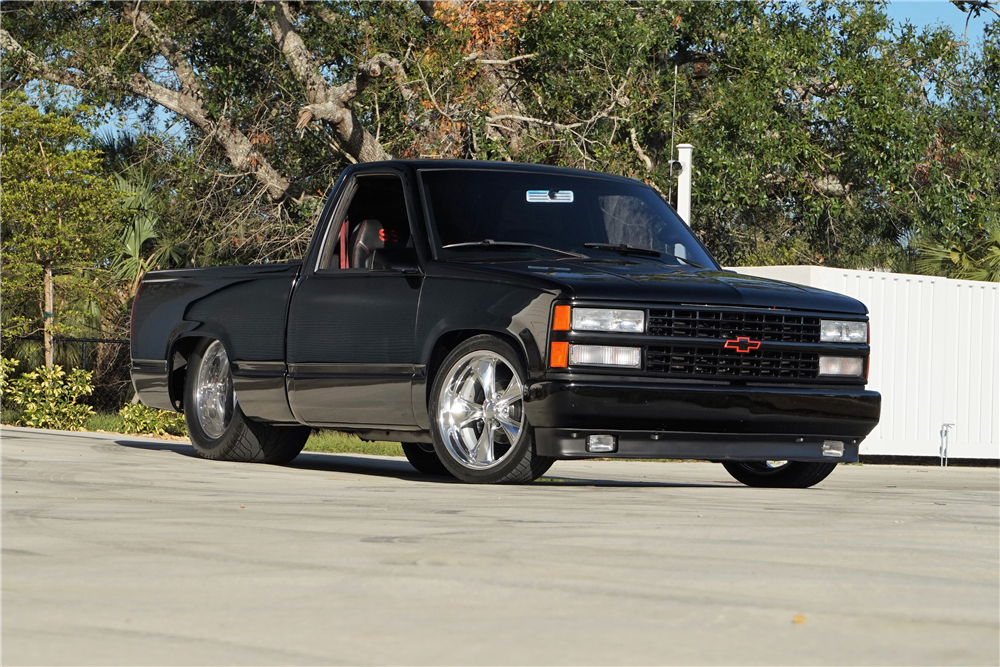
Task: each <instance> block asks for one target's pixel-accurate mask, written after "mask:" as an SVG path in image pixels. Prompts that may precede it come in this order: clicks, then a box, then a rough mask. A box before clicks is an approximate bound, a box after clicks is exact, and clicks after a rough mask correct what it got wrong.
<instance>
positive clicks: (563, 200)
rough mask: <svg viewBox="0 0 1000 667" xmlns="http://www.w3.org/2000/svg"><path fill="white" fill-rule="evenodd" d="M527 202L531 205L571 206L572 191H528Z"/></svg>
mask: <svg viewBox="0 0 1000 667" xmlns="http://www.w3.org/2000/svg"><path fill="white" fill-rule="evenodd" d="M528 201H529V202H531V203H533V204H572V203H573V191H572V190H528Z"/></svg>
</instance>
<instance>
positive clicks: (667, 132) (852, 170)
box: [0, 0, 1000, 277]
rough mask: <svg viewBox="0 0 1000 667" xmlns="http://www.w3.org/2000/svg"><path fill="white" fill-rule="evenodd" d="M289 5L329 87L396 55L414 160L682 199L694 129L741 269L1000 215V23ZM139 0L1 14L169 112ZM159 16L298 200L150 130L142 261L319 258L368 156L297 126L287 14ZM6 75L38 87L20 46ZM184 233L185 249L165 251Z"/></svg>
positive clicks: (713, 211) (955, 245) (720, 10)
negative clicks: (272, 192) (283, 27)
mask: <svg viewBox="0 0 1000 667" xmlns="http://www.w3.org/2000/svg"><path fill="white" fill-rule="evenodd" d="M429 5H433V7H434V9H433V10H432V11H431V14H433V16H427V15H425V14H424V13H423V12H422V11H421V6H423V7H424V8H425V9H426V8H427V7H428V6H429ZM957 5H958V6H957V8H956V9H954V11H955V12H956V13H957V12H959V11H978V9H976V7H978V5H975V6H974V5H973V4H970V3H957ZM290 7H291V11H293V13H294V14H295V21H294V24H295V25H294V28H295V30H296V32H297V35H298V36H299V37H301V39H302V41H303V43H304V44H305V46H306V47H307V48H308V49H309V50H310V51H311V55H312V57H313V61H314V62H315V63H316V64H317V65H318V67H319V68H320V71H321V72H322V74H323V76H324V77H325V78H326V80H327V81H328V82H329V83H331V84H333V85H336V86H341V85H345V86H346V84H349V83H351V82H353V81H356V78H355V77H356V76H357V74H358V67H359V65H360V64H361V63H363V62H365V61H367V60H368V59H369V58H371V57H372V56H373V55H374V54H377V53H386V54H388V55H389V56H391V57H393V58H396V59H397V60H398V61H399V62H400V65H401V66H402V68H403V71H402V73H401V74H400V75H399V76H398V77H396V75H395V74H393V73H390V71H389V69H388V68H385V69H384V70H383V71H382V72H381V74H378V75H374V78H372V79H371V80H370V81H367V83H368V85H367V87H366V88H365V89H364V91H363V92H361V93H360V94H359V95H358V96H357V97H356V98H355V99H353V100H352V102H351V103H350V108H351V111H352V112H353V113H354V114H355V115H356V116H357V118H358V119H359V120H360V121H361V123H362V124H363V125H364V126H365V127H366V128H367V129H368V130H369V131H370V132H371V133H372V134H373V135H375V136H376V137H377V138H378V141H379V143H380V144H381V145H382V146H383V147H384V148H385V149H386V150H387V151H388V152H389V153H390V154H392V155H395V156H398V157H420V156H439V157H456V158H476V159H500V160H516V161H524V162H540V163H546V164H559V165H566V166H575V167H584V168H589V169H597V170H601V171H607V172H611V173H616V174H621V175H625V176H631V177H634V178H638V179H641V180H644V181H646V182H647V183H650V184H652V185H654V186H656V187H657V188H658V189H659V190H660V191H661V192H662V193H664V195H665V196H666V197H667V198H672V197H673V185H674V179H675V177H676V175H675V174H673V173H672V171H671V167H670V163H671V161H672V159H673V158H674V157H675V156H674V148H673V146H674V144H675V143H680V142H690V143H693V144H694V145H695V147H696V148H695V154H694V156H695V173H694V183H693V186H694V193H693V195H694V202H693V203H694V207H693V208H694V227H695V229H696V231H697V232H698V233H699V234H700V236H701V237H702V238H703V240H705V241H706V243H707V244H708V246H709V247H710V248H711V249H712V251H713V252H714V253H715V254H716V255H717V256H718V258H719V259H720V260H721V261H723V262H724V263H726V264H777V263H795V264H797V263H815V264H827V265H838V266H846V267H854V268H891V267H895V266H903V265H904V264H905V263H906V262H907V261H909V260H910V258H911V256H913V255H914V254H920V252H924V254H925V255H926V254H927V252H926V251H921V250H920V248H924V247H930V246H933V245H938V246H940V245H942V244H943V245H944V246H946V247H948V248H950V249H953V250H955V249H957V251H958V252H960V253H965V254H966V255H968V256H970V257H974V256H978V255H977V253H979V252H980V251H978V250H976V248H977V247H979V245H977V244H981V243H982V241H983V239H984V238H987V237H988V233H987V231H986V230H987V229H988V228H989V227H990V225H991V224H992V223H991V221H995V220H996V217H997V215H998V212H997V211H998V207H997V206H996V202H997V201H998V199H1000V132H998V131H997V127H998V125H1000V123H998V117H997V111H998V90H1000V51H998V33H1000V22H998V21H992V22H991V23H989V24H988V25H987V28H986V30H985V33H984V34H983V35H982V39H981V41H980V42H978V43H977V46H976V48H972V47H969V46H967V45H965V44H964V43H963V42H962V41H961V39H960V36H956V35H955V34H953V33H952V32H951V31H950V30H949V29H947V28H944V27H933V28H929V29H926V30H917V29H915V28H913V27H912V26H910V25H908V24H902V25H900V24H894V23H893V22H891V21H890V20H889V19H888V18H887V16H886V13H885V4H884V3H881V2H852V1H847V0H837V1H833V2H808V3H770V2H767V3H758V2H718V3H690V2H674V1H667V2H640V3H636V2H588V3H582V2H565V3H509V2H488V3H487V2H473V3H420V5H418V3H412V2H410V3H381V2H330V1H328V2H314V3H290ZM124 8H125V6H124V5H115V4H111V5H102V4H100V3H73V4H68V3H49V4H40V5H27V4H24V5H22V4H20V3H17V4H14V5H12V6H11V8H10V11H9V12H7V13H5V15H4V29H5V30H7V31H9V33H10V34H11V35H12V36H13V37H14V38H16V40H17V41H18V43H20V44H21V45H23V46H24V48H26V49H28V50H29V51H31V52H32V53H34V54H35V55H36V56H37V57H38V58H40V59H42V60H43V61H44V62H45V63H46V64H47V65H48V66H50V67H52V68H55V69H57V70H60V71H74V72H85V73H87V74H88V75H91V76H90V78H88V79H87V81H88V83H87V85H86V90H84V91H82V96H83V99H84V100H85V101H86V102H87V103H88V104H91V105H95V106H101V105H104V104H111V105H112V107H113V109H114V111H115V113H121V114H136V115H139V116H142V117H144V118H145V119H153V118H154V117H155V113H154V109H155V107H154V106H153V105H152V104H151V103H150V102H149V101H148V100H147V99H146V98H144V97H142V96H141V95H138V94H135V92H134V89H133V88H132V82H133V81H134V79H135V77H145V78H146V79H147V80H149V81H151V82H154V83H156V84H159V85H163V86H166V87H168V88H173V89H177V80H176V78H175V74H176V73H175V72H171V70H170V68H166V70H165V68H164V60H163V56H162V54H161V51H160V45H159V44H158V43H156V42H155V41H154V40H152V39H150V38H149V37H148V36H146V35H142V34H138V33H136V25H135V23H134V22H133V21H132V20H130V19H129V18H128V16H126V12H125V9H124ZM142 9H143V11H146V12H148V14H149V16H150V19H151V20H152V21H153V22H154V23H155V24H156V26H157V27H158V29H159V30H160V31H162V34H163V35H165V36H167V37H168V38H169V39H170V40H172V41H173V43H174V44H175V45H176V49H177V50H176V51H175V52H173V51H172V52H173V53H175V54H177V55H179V56H182V57H183V58H184V59H186V61H187V62H189V63H190V65H191V67H192V68H193V70H194V71H195V72H196V75H197V82H198V86H199V87H200V90H199V91H198V93H197V94H198V96H200V97H203V98H204V101H205V105H206V107H207V108H208V109H209V111H210V115H211V116H212V120H213V121H222V122H224V123H225V124H227V125H228V126H230V127H232V128H235V129H237V130H238V131H239V132H241V133H242V134H243V135H244V136H246V137H247V138H248V139H249V141H250V143H251V144H252V146H253V150H254V151H255V152H256V153H257V154H259V155H260V156H261V157H262V158H266V160H267V161H268V163H269V164H270V165H272V166H273V167H274V168H275V170H276V171H278V172H280V173H281V174H282V175H283V176H284V177H286V178H287V179H288V180H289V181H291V183H292V188H291V190H292V195H293V196H291V197H289V198H288V199H286V200H284V201H269V200H268V198H267V197H266V196H264V195H263V193H262V189H261V186H260V184H259V183H257V182H256V181H255V180H254V178H253V175H252V174H253V170H252V169H245V168H242V167H240V168H237V167H235V166H234V165H232V164H230V163H229V161H228V160H229V157H227V155H226V154H225V152H224V151H223V150H222V149H221V148H220V147H219V146H218V145H216V143H214V142H213V141H210V140H208V139H209V137H210V136H212V131H211V129H210V128H208V129H206V127H202V126H196V125H194V124H192V125H188V126H185V127H186V129H185V131H184V132H182V133H181V134H180V135H179V136H177V137H175V138H174V139H170V138H164V137H152V136H145V137H138V138H136V140H135V141H134V142H133V145H132V146H131V147H130V148H129V151H130V156H129V157H128V158H127V159H125V160H118V161H117V162H116V160H117V158H114V157H109V158H108V159H107V161H106V162H107V164H106V167H107V169H108V171H109V172H113V173H116V174H119V175H121V176H122V177H123V178H125V179H130V180H131V182H130V183H129V185H128V186H127V187H128V188H129V190H128V191H129V192H130V193H134V194H135V195H136V196H137V197H138V196H139V195H141V194H142V193H143V192H145V191H146V190H144V188H145V186H146V184H147V183H148V184H149V186H150V190H149V192H150V193H154V192H155V194H156V197H154V198H151V199H148V200H147V203H144V204H142V205H141V206H139V207H133V208H131V210H130V213H129V215H130V220H131V223H130V226H127V227H126V228H125V229H126V233H125V241H124V246H125V248H126V250H125V252H124V253H123V254H122V256H121V257H119V258H118V260H117V261H116V262H115V267H116V268H117V269H118V271H119V272H120V275H121V276H123V277H129V276H135V275H139V274H140V273H141V272H142V271H144V270H146V269H148V268H150V267H151V266H153V265H161V264H165V265H177V264H180V263H181V262H183V263H186V264H189V265H192V266H200V265H208V264H220V263H221V264H225V263H233V262H253V261H261V260H264V259H268V260H270V261H276V260H282V259H289V258H295V257H297V256H299V255H300V254H301V252H302V251H303V250H304V248H305V245H306V243H307V241H308V239H309V233H310V228H311V225H312V224H313V223H314V222H315V220H316V218H317V215H318V210H319V203H320V199H321V196H322V194H323V193H324V192H325V191H327V190H328V188H329V186H330V185H331V184H332V182H333V180H334V179H335V178H336V176H337V174H338V173H339V172H340V171H341V170H342V168H343V167H344V166H346V165H347V164H348V163H349V162H351V159H348V158H347V157H346V156H345V153H344V150H343V146H340V145H339V144H338V142H337V141H336V140H335V139H334V134H333V133H331V132H330V131H329V127H328V126H324V125H322V124H321V123H316V122H314V123H309V124H308V125H306V126H304V127H302V128H297V127H296V120H297V119H298V117H299V112H300V111H301V110H302V108H303V107H304V106H305V105H306V104H307V101H306V96H305V90H304V84H303V83H302V81H301V80H300V79H299V78H298V77H297V76H296V75H295V73H294V71H293V68H292V67H291V65H290V63H289V62H288V61H287V60H286V59H285V57H284V56H283V55H282V53H281V50H280V47H279V46H278V45H276V44H275V41H274V39H273V37H272V36H271V34H270V29H269V27H268V21H269V20H270V19H271V18H272V17H273V15H274V12H275V11H276V8H275V7H274V6H273V5H268V4H265V5H261V6H257V5H253V4H245V3H206V2H188V3H158V4H156V3H154V4H148V5H147V4H144V5H142ZM972 37H975V36H972ZM171 48H173V47H171ZM497 63H501V64H497ZM503 63H506V64H503ZM0 68H2V70H3V71H2V75H3V76H2V78H3V80H4V81H7V82H12V83H14V84H21V83H26V82H27V81H33V82H34V84H35V85H38V78H37V77H38V73H37V71H35V72H34V73H33V74H32V73H29V72H28V69H29V68H26V67H25V59H24V57H23V56H15V57H7V58H5V59H4V61H3V62H2V63H0ZM102 68H104V69H102ZM99 72H106V73H109V74H108V76H104V75H103V74H101V75H98V73H99ZM675 72H676V74H675ZM41 85H42V86H43V87H44V86H47V85H48V84H44V83H43V84H41ZM46 90H48V89H46ZM675 90H676V94H677V103H676V112H675V108H674V91H675ZM160 112H161V113H162V109H161V110H160ZM46 115H49V114H46ZM137 166H141V170H136V168H137ZM140 173H141V174H143V176H142V177H141V178H140V177H139V176H137V174H140ZM130 175H131V176H130ZM133 176H134V178H133ZM119 185H121V184H119ZM129 196H132V195H129ZM153 199H156V200H157V201H155V202H154V201H153ZM115 229H116V230H118V229H121V227H115ZM118 236H119V235H118V234H117V233H116V234H112V235H110V236H109V238H112V239H116V238H118ZM928 244H929V245H928ZM164 246H169V247H175V248H183V252H178V253H176V254H174V255H171V256H170V257H167V256H165V255H158V256H154V255H153V253H154V252H156V251H157V250H158V249H159V248H161V247H164ZM949 252H951V250H949ZM917 266H920V267H923V268H924V269H925V270H934V271H939V272H940V271H946V272H947V271H950V270H951V269H949V268H948V266H947V265H946V264H941V263H936V264H935V263H934V262H933V261H930V260H928V261H926V262H922V263H920V264H918V265H917Z"/></svg>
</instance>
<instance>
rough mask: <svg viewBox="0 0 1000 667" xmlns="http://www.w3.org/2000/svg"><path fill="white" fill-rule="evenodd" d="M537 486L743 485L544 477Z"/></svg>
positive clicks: (728, 486)
mask: <svg viewBox="0 0 1000 667" xmlns="http://www.w3.org/2000/svg"><path fill="white" fill-rule="evenodd" d="M532 484H533V485H535V486H592V487H631V488H642V487H651V488H663V489H728V488H733V487H740V486H742V484H738V483H734V484H719V483H711V482H710V483H705V484H701V483H697V482H650V481H648V480H637V479H583V478H578V477H555V476H552V477H550V476H543V477H539V478H538V479H537V480H535V481H534V482H532Z"/></svg>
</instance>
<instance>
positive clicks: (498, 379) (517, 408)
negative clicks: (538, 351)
mask: <svg viewBox="0 0 1000 667" xmlns="http://www.w3.org/2000/svg"><path fill="white" fill-rule="evenodd" d="M446 372H447V373H448V375H447V376H446V378H445V381H444V384H443V385H442V386H441V390H440V394H439V395H438V401H437V408H438V410H437V415H436V420H437V425H438V428H439V429H440V432H441V435H442V438H443V439H444V444H445V447H446V449H447V450H448V454H450V455H451V458H452V459H454V460H455V461H456V462H457V463H459V464H461V465H462V466H464V467H466V468H471V469H473V470H486V469H489V468H493V467H495V466H497V465H499V464H500V463H501V462H503V461H504V460H506V459H507V458H508V457H509V456H510V454H511V453H512V452H513V451H514V448H515V447H516V446H517V444H518V442H519V441H520V439H521V438H522V437H523V432H524V425H525V424H524V410H523V406H522V394H523V392H524V387H523V385H522V384H521V378H519V377H518V376H517V371H516V370H515V369H514V365H513V364H512V363H511V362H509V361H508V360H507V359H505V358H504V357H503V356H502V355H500V354H498V353H497V352H494V351H492V350H477V351H475V352H470V353H469V354H467V355H465V356H464V357H462V358H461V359H459V360H458V361H457V362H455V364H453V365H452V366H451V368H450V369H449V370H447V371H446Z"/></svg>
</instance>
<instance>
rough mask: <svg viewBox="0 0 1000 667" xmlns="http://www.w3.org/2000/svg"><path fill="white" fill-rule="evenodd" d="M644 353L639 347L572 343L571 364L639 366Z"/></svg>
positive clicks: (570, 350) (570, 348) (570, 351)
mask: <svg viewBox="0 0 1000 667" xmlns="http://www.w3.org/2000/svg"><path fill="white" fill-rule="evenodd" d="M641 362H642V354H641V353H640V351H639V348H637V347H620V346H617V345H570V346H569V364H570V366H628V367H629V368H639V365H640V364H641Z"/></svg>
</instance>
